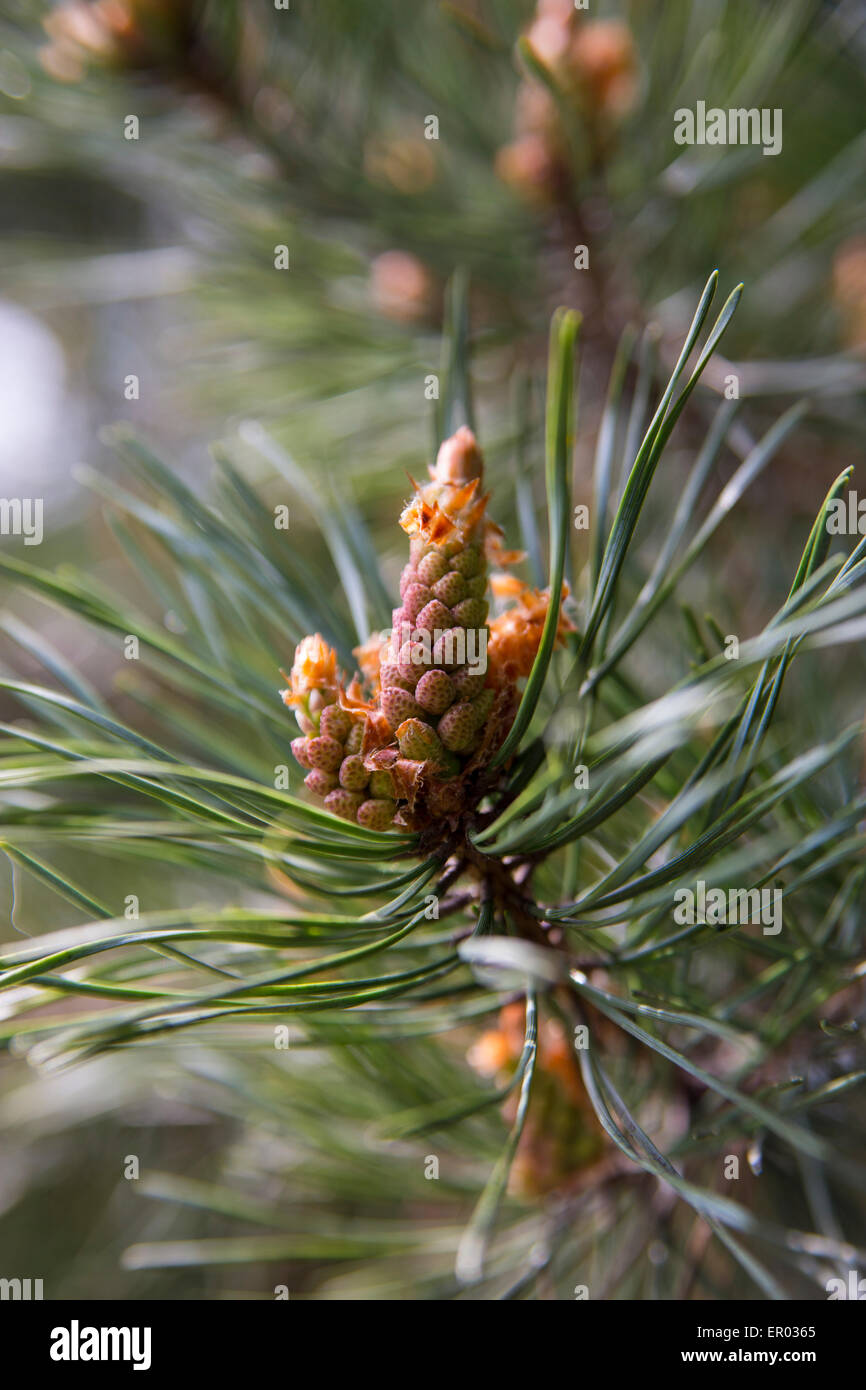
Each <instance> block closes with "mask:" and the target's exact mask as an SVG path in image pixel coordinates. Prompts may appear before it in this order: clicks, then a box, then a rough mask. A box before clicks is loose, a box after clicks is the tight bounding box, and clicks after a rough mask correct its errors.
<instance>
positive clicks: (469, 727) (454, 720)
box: [436, 702, 476, 753]
mask: <svg viewBox="0 0 866 1390" xmlns="http://www.w3.org/2000/svg"><path fill="white" fill-rule="evenodd" d="M436 728H437V732H438V734H439V737H440V738H441V740H442V742H443V743H444V744H445V747H446V748H449V749H450V750H451V752H452V753H465V752H466V751H467V749H468V748H469V746H470V745H471V743H472V741H473V739H474V738H475V733H476V724H475V720H474V718H473V709H472V705H471V704H470V703H468V702H461V703H460V704H458V705H452V706H451V708H450V710H448V712H447V713H446V714H443V716H442V718H441V719H440V720H439V723H438V724H437V726H436Z"/></svg>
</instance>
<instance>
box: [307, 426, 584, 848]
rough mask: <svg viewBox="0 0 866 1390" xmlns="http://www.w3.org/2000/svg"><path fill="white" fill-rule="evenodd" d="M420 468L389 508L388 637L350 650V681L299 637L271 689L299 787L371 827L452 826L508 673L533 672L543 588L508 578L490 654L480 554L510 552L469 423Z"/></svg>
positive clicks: (490, 746)
mask: <svg viewBox="0 0 866 1390" xmlns="http://www.w3.org/2000/svg"><path fill="white" fill-rule="evenodd" d="M428 472H429V475H430V481H429V482H427V483H423V484H417V483H414V484H413V485H414V489H415V490H414V493H413V495H412V497H411V498H410V500H409V502H407V504H406V506H405V507H404V508H403V511H402V513H401V516H400V525H401V526H402V528H403V530H404V531H406V533H407V534H408V536H409V538H410V544H409V560H408V563H407V564H406V566H405V567H404V569H403V573H402V575H401V578H400V604H399V606H398V607H397V608H395V609H394V612H393V626H392V628H391V631H390V632H380V633H375V634H373V635H372V636H371V637H370V638H369V639H368V640H367V641H366V642H365V643H364V644H363V645H362V646H361V647H359V648H357V649H356V651H355V656H356V658H357V659H358V663H359V666H360V668H361V669H360V673H359V674H356V675H355V677H354V678H353V680H352V681H351V682H348V683H347V682H346V681H345V678H344V676H343V674H342V673H339V672H338V670H337V658H336V653H335V652H334V651H333V649H332V648H330V647H329V646H328V645H327V643H326V642H325V641H324V639H323V638H322V637H321V636H320V635H319V634H318V633H316V634H315V635H314V636H312V637H305V638H304V639H303V641H302V642H301V643H300V645H299V646H298V649H297V652H296V653H295V661H294V665H293V666H292V672H291V678H290V681H291V685H290V689H289V690H286V691H284V692H283V699H284V701H285V703H286V704H287V705H289V706H290V707H291V708H293V709H294V711H295V717H296V719H297V721H298V725H299V727H300V729H301V733H302V735H303V737H301V738H296V739H295V740H294V741H293V743H292V752H293V754H294V756H295V758H296V759H297V761H298V762H299V763H300V764H301V766H302V767H303V768H305V769H308V773H307V776H306V778H305V779H304V780H305V784H306V786H307V787H308V789H309V790H310V791H311V792H312V793H313V795H314V796H320V797H323V798H324V803H325V806H326V807H327V809H328V810H330V811H332V812H333V813H334V814H335V815H338V816H342V817H343V818H344V819H346V820H351V821H354V822H356V823H358V824H359V825H363V826H366V827H367V828H368V829H371V830H377V831H381V830H387V829H390V828H391V827H399V828H402V829H409V830H426V829H428V828H429V827H431V826H433V825H436V824H437V823H438V824H443V823H446V824H447V825H449V826H450V827H452V828H453V827H455V826H456V825H457V824H458V823H459V821H460V819H461V818H462V817H463V816H465V815H466V814H467V813H469V812H471V811H473V810H474V808H475V807H476V806H477V804H478V802H479V800H480V799H481V797H482V796H483V795H484V794H485V792H487V791H489V790H490V788H491V785H492V783H491V777H490V774H489V772H488V767H489V763H490V761H491V759H492V757H493V754H494V753H495V751H496V749H497V748H498V747H499V746H500V744H501V743H502V741H503V739H504V738H505V735H506V734H507V732H508V729H509V728H510V726H511V724H512V722H513V719H514V715H515V713H516V710H517V704H518V698H519V697H518V689H517V673H519V675H520V676H523V675H525V674H526V672H527V671H528V670H529V669H530V668H531V666H532V661H533V659H534V656H535V652H536V651H537V650H538V642H539V640H540V636H541V628H542V627H543V625H544V614H545V613H546V611H547V603H548V600H547V598H546V596H545V595H544V594H541V593H536V592H532V591H530V590H528V589H527V588H526V586H525V585H524V584H523V583H522V582H521V581H520V580H517V579H513V580H512V583H513V586H514V589H513V596H514V598H515V599H516V603H515V606H514V614H515V618H514V621H513V622H512V623H511V624H510V625H508V626H507V628H506V629H505V630H504V631H502V632H501V635H500V639H499V649H500V652H499V655H500V658H503V657H504V658H505V659H504V660H502V659H500V660H498V661H497V662H496V663H495V664H493V663H491V662H490V660H489V647H490V643H491V624H490V622H489V621H488V608H489V603H488V590H489V578H488V559H489V558H492V559H493V560H494V563H497V564H502V563H509V562H513V561H514V560H516V559H519V558H521V557H520V556H519V554H517V553H509V552H505V551H503V549H502V546H501V540H500V538H501V531H500V528H499V527H498V526H496V525H495V524H494V523H493V522H491V521H489V520H488V518H487V502H488V496H487V495H486V494H484V493H482V492H481V486H482V480H483V476H484V459H483V456H482V453H481V450H480V448H479V447H478V441H477V440H476V438H475V435H474V434H473V432H472V430H471V429H469V428H468V426H466V425H462V426H461V427H460V429H458V430H457V431H456V433H454V434H453V435H451V437H450V438H449V439H446V440H445V441H444V442H443V443H442V445H441V446H440V448H439V451H438V453H437V455H436V462H435V463H434V464H433V465H432V466H431V467H430V468H429V469H428ZM518 615H519V616H518ZM502 618H503V615H500V617H499V618H497V619H495V620H494V623H493V625H492V626H493V630H494V631H496V629H497V626H498V625H501V623H502ZM539 619H540V621H539ZM563 630H566V629H565V628H564V629H563ZM506 633H507V636H506ZM494 645H495V644H494Z"/></svg>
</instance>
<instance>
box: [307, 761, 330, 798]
mask: <svg viewBox="0 0 866 1390" xmlns="http://www.w3.org/2000/svg"><path fill="white" fill-rule="evenodd" d="M336 785H337V779H336V777H335V776H334V774H333V772H323V771H322V769H321V768H320V767H314V768H313V770H312V772H308V773H307V775H306V777H305V778H304V786H305V787H309V789H310V791H311V792H313V794H314V795H315V796H327V795H328V792H332V791H333V790H334V788H335V787H336Z"/></svg>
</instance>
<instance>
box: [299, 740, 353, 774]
mask: <svg viewBox="0 0 866 1390" xmlns="http://www.w3.org/2000/svg"><path fill="white" fill-rule="evenodd" d="M306 742H307V756H308V758H309V759H310V762H309V766H310V767H319V768H321V769H322V771H323V772H336V771H337V768H338V767H339V766H340V763H341V762H342V761H343V746H342V744H340V743H338V742H337V740H336V739H335V738H328V737H327V735H322V734H320V735H319V737H318V738H308V739H307V741H306ZM298 761H299V762H300V759H298Z"/></svg>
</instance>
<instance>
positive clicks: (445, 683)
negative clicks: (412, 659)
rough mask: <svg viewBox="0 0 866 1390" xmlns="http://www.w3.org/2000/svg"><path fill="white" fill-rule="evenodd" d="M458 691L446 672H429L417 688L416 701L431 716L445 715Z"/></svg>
mask: <svg viewBox="0 0 866 1390" xmlns="http://www.w3.org/2000/svg"><path fill="white" fill-rule="evenodd" d="M455 696H456V691H455V689H454V684H453V682H452V681H451V679H450V678H449V677H448V676H446V674H445V672H444V671H427V672H426V673H425V674H424V675H423V676H422V677H421V679H420V680H419V682H418V684H417V686H416V687H415V699H416V700H417V701H418V704H419V705H420V706H421V707H422V708H423V709H425V710H427V711H428V713H430V714H444V713H445V710H446V709H447V708H448V706H449V705H450V704H451V703H452V702H453V701H454V699H455Z"/></svg>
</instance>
